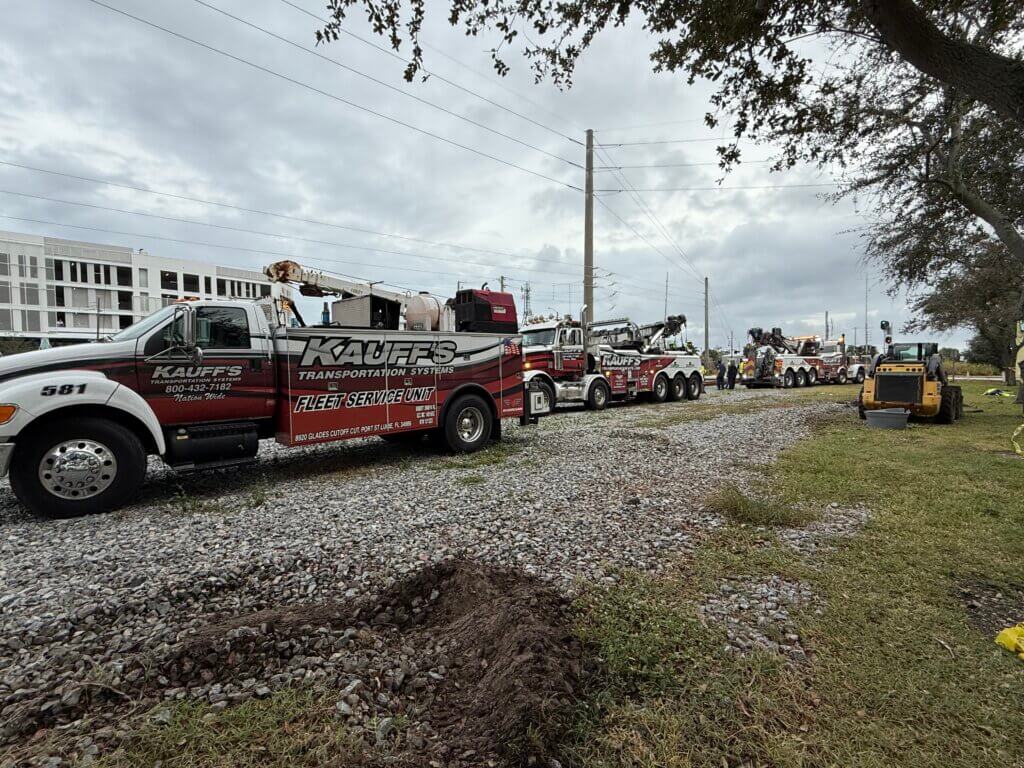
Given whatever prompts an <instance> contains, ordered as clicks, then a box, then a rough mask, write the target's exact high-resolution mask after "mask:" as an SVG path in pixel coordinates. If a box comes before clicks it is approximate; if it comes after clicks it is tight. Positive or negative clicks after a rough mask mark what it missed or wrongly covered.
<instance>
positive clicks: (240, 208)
mask: <svg viewBox="0 0 1024 768" xmlns="http://www.w3.org/2000/svg"><path fill="white" fill-rule="evenodd" d="M0 165H6V166H9V167H11V168H21V169H23V170H26V171H34V172H36V173H46V174H49V175H51V176H60V177H62V178H65V179H74V180H75V181H85V182H89V183H91V184H103V185H104V186H109V187H115V188H117V189H127V190H130V191H132V192H144V193H146V194H149V195H159V196H161V197H169V198H172V199H174V200H185V201H187V202H190V203H201V204H203V205H215V206H218V207H220V208H227V209H229V210H233V211H240V212H242V213H253V214H257V215H259V216H272V217H273V218H276V219H285V220H287V221H296V222H300V223H302V224H315V225H317V226H322V227H331V228H334V229H343V230H347V231H349V232H359V233H361V234H364V235H376V236H378V237H390V238H394V239H396V240H406V241H408V242H411V243H421V244H423V245H436V246H441V247H444V248H453V249H455V250H460V251H472V252H475V253H487V254H491V255H494V256H513V257H514V256H515V254H514V253H512V252H510V251H495V250H490V249H487V248H474V247H472V246H468V245H460V244H458V243H446V242H443V241H438V240H426V239H424V238H420V237H410V236H408V235H399V234H396V233H394V232H378V231H376V230H373V229H365V228H362V227H353V226H349V225H346V224H338V223H336V222H331V221H322V220H318V219H307V218H303V217H301V216H291V215H289V214H286V213H277V212H274V211H263V210H260V209H258V208H246V207H244V206H240V205H232V204H231V203H220V202H217V201H216V200H204V199H203V198H200V197H189V196H188V195H179V194H176V193H174V192H165V191H161V190H158V189H152V188H149V187H138V186H133V185H131V184H121V183H119V182H115V181H108V180H106V179H97V178H92V177H90V176H77V175H75V174H72V173H65V172H62V171H54V170H50V169H48V168H37V167H35V166H31V165H23V164H21V163H13V162H10V161H7V160H0Z"/></svg>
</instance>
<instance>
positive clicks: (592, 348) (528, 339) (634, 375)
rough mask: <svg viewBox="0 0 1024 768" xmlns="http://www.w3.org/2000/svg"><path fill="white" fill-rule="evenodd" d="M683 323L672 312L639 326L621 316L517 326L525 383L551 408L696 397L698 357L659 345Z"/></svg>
mask: <svg viewBox="0 0 1024 768" xmlns="http://www.w3.org/2000/svg"><path fill="white" fill-rule="evenodd" d="M581 316H583V317H585V316H586V311H585V310H584V311H583V312H581ZM685 323H686V318H685V317H683V316H681V315H672V316H670V317H668V318H666V319H665V320H664V321H661V322H657V323H651V324H649V325H643V326H638V325H635V324H634V323H632V322H631V321H629V320H628V319H626V318H619V319H614V320H604V321H600V322H596V323H581V322H580V321H578V320H572V319H570V318H563V319H554V320H543V321H540V322H535V323H531V324H528V325H526V326H524V327H523V328H522V329H521V333H522V335H523V347H524V351H525V354H526V373H525V377H526V381H527V382H529V383H530V384H532V385H534V386H535V387H538V388H539V389H540V390H541V391H542V392H543V393H544V398H545V400H546V401H547V403H548V404H549V406H550V408H551V409H552V410H553V409H554V406H555V405H556V404H565V403H582V404H584V405H585V406H586V407H587V408H590V409H592V410H601V409H603V408H604V407H605V406H607V405H608V403H609V402H610V401H611V400H614V399H618V400H628V399H633V398H638V397H649V398H650V399H652V400H654V401H655V402H664V401H666V400H684V399H686V400H696V399H697V398H699V397H700V395H701V392H702V391H703V386H704V380H703V377H702V375H701V369H700V358H699V357H697V356H696V355H689V354H686V353H685V352H681V351H678V350H672V349H668V348H666V346H665V344H664V342H665V340H666V338H667V337H669V336H673V335H675V334H676V333H679V331H680V329H681V328H682V327H683V325H685Z"/></svg>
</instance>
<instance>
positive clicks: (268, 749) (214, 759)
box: [95, 689, 362, 768]
mask: <svg viewBox="0 0 1024 768" xmlns="http://www.w3.org/2000/svg"><path fill="white" fill-rule="evenodd" d="M210 712H211V710H210V708H209V706H207V705H205V704H197V703H191V702H189V703H179V704H176V705H173V706H172V708H171V721H170V722H169V723H167V724H166V725H158V724H156V723H153V722H148V723H147V724H146V725H144V726H143V727H141V728H140V729H138V730H135V731H133V732H132V733H131V735H130V736H129V738H128V740H127V741H126V742H125V744H123V745H122V746H121V747H120V748H119V749H118V750H117V751H115V752H113V753H111V754H110V755H109V756H106V757H104V758H102V759H100V760H99V761H97V762H96V763H95V765H96V766H97V768H138V767H139V766H152V765H157V764H159V765H161V766H163V768H256V767H257V766H259V768H274V767H278V766H279V767H280V768H292V767H293V766H296V767H297V766H309V767H310V768H312V767H313V766H321V765H332V766H343V765H358V764H360V756H361V754H362V745H361V743H360V742H359V741H358V740H357V739H355V738H353V737H352V736H351V735H349V734H348V733H347V731H346V730H345V728H344V726H343V725H342V724H341V722H340V721H339V720H338V719H337V718H336V717H335V711H334V707H333V703H332V701H331V700H330V699H329V698H327V697H322V696H317V695H316V694H314V693H312V692H310V691H308V690H292V689H285V690H281V691H278V692H276V693H274V694H273V695H272V696H270V697H269V698H267V699H262V700H257V699H250V700H249V701H247V702H245V703H243V704H240V705H238V706H235V707H229V708H228V709H226V710H224V711H223V712H221V713H219V714H217V715H214V716H213V717H211V718H207V720H208V722H207V721H205V720H204V718H206V716H207V715H208V714H209V713H210Z"/></svg>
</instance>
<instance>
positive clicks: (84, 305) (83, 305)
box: [71, 288, 89, 309]
mask: <svg viewBox="0 0 1024 768" xmlns="http://www.w3.org/2000/svg"><path fill="white" fill-rule="evenodd" d="M71 306H73V307H78V308H79V309H88V307H89V289H88V288H72V289H71Z"/></svg>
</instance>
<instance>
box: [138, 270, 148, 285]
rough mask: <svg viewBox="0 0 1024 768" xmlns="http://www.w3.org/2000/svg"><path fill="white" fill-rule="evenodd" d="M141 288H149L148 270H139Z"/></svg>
mask: <svg viewBox="0 0 1024 768" xmlns="http://www.w3.org/2000/svg"><path fill="white" fill-rule="evenodd" d="M139 288H149V270H148V269H139Z"/></svg>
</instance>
